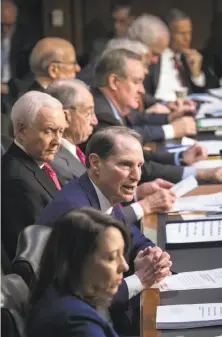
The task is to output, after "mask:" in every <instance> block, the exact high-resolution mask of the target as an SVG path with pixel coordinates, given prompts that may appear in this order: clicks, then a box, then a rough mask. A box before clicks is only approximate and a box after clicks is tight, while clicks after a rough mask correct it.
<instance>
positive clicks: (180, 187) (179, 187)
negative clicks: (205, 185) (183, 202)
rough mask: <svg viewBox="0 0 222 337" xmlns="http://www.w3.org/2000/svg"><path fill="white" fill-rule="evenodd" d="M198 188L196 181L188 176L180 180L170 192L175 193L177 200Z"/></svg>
mask: <svg viewBox="0 0 222 337" xmlns="http://www.w3.org/2000/svg"><path fill="white" fill-rule="evenodd" d="M197 186H198V182H197V180H196V179H195V178H194V176H189V177H187V178H186V179H183V180H181V181H180V182H179V183H177V184H176V185H174V186H173V187H171V191H173V192H175V193H176V196H177V198H180V197H182V196H183V195H184V194H186V193H188V192H190V191H192V190H194V189H195V188H196V187H197Z"/></svg>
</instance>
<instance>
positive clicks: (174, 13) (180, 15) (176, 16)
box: [164, 8, 190, 26]
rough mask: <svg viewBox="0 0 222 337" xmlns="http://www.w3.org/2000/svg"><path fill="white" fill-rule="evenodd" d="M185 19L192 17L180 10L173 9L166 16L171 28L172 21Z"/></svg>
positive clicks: (166, 21)
mask: <svg viewBox="0 0 222 337" xmlns="http://www.w3.org/2000/svg"><path fill="white" fill-rule="evenodd" d="M185 19H190V17H189V16H188V15H187V14H186V13H184V12H183V11H181V10H180V9H177V8H172V9H170V10H169V12H168V13H167V15H166V16H165V18H164V21H165V23H166V24H167V25H168V26H169V25H170V23H171V22H172V21H175V20H185Z"/></svg>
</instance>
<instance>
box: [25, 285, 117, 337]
mask: <svg viewBox="0 0 222 337" xmlns="http://www.w3.org/2000/svg"><path fill="white" fill-rule="evenodd" d="M39 336H41V337H62V336H63V337H65V336H82V337H91V336H96V337H118V336H117V334H116V332H115V331H114V330H113V328H112V327H111V325H110V324H109V323H108V322H107V321H106V320H105V319H104V318H103V317H102V316H101V315H100V314H99V312H98V311H96V310H95V309H94V308H93V307H92V306H91V305H89V304H88V303H86V302H84V301H83V300H81V299H80V298H78V297H76V296H72V295H63V296H62V295H59V294H58V292H57V291H56V288H55V287H53V286H50V287H48V289H47V290H46V291H45V292H44V293H43V295H42V297H41V299H40V300H39V301H38V302H37V303H36V305H34V306H33V308H32V309H31V311H30V313H29V316H28V321H27V337H39Z"/></svg>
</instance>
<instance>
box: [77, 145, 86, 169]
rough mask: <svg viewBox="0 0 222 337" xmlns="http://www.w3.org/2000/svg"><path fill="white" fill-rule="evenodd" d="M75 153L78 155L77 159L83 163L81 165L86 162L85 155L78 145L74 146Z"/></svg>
mask: <svg viewBox="0 0 222 337" xmlns="http://www.w3.org/2000/svg"><path fill="white" fill-rule="evenodd" d="M76 154H77V156H78V157H79V160H80V161H81V163H83V165H85V164H86V157H85V155H84V153H83V152H82V150H81V149H80V147H78V146H76Z"/></svg>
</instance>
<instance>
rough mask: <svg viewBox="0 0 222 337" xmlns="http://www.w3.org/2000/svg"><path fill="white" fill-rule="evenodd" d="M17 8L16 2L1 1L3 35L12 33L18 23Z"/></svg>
mask: <svg viewBox="0 0 222 337" xmlns="http://www.w3.org/2000/svg"><path fill="white" fill-rule="evenodd" d="M16 18H17V8H16V6H15V4H14V2H12V1H9V0H4V1H2V3H1V25H2V37H5V36H7V35H10V34H11V32H12V30H13V27H14V25H15V23H16Z"/></svg>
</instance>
